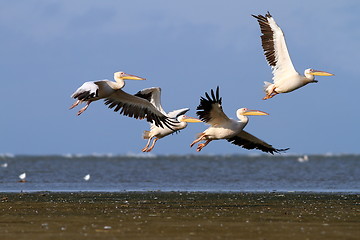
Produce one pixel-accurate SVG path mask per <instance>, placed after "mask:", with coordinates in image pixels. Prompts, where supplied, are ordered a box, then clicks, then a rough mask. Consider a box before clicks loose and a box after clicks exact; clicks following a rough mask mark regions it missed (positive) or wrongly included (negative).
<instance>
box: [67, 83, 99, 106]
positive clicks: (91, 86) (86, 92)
mask: <svg viewBox="0 0 360 240" xmlns="http://www.w3.org/2000/svg"><path fill="white" fill-rule="evenodd" d="M98 96H99V86H98V85H97V84H96V83H95V82H85V83H84V84H83V85H81V86H80V87H79V88H78V89H77V90H76V91H75V92H74V93H73V94H72V95H71V97H72V98H75V99H78V100H80V101H87V100H89V99H91V98H96V97H98Z"/></svg>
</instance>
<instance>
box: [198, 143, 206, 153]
mask: <svg viewBox="0 0 360 240" xmlns="http://www.w3.org/2000/svg"><path fill="white" fill-rule="evenodd" d="M205 146H206V144H205V143H201V144H199V145H198V147H197V148H196V151H197V152H200V151H201V150H202V149H203V148H204V147H205Z"/></svg>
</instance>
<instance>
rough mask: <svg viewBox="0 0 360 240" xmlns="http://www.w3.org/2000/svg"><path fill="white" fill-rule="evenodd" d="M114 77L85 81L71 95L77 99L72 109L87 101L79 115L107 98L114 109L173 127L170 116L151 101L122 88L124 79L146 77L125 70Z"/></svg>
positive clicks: (161, 125) (107, 101)
mask: <svg viewBox="0 0 360 240" xmlns="http://www.w3.org/2000/svg"><path fill="white" fill-rule="evenodd" d="M114 79H115V82H114V81H110V80H99V81H90V82H85V83H84V84H83V85H81V86H80V87H79V88H78V89H77V90H76V91H75V92H74V93H73V94H72V95H71V97H72V98H74V99H76V101H75V103H74V104H73V105H72V106H71V107H70V109H73V108H74V107H76V106H77V105H79V104H80V103H82V102H86V105H85V107H83V108H82V109H80V111H79V112H78V113H77V115H80V114H82V113H83V112H84V111H85V110H86V109H87V108H88V107H89V105H90V103H92V102H94V101H97V100H99V99H105V104H106V105H109V108H114V111H119V110H121V111H120V114H123V115H125V116H129V117H134V118H136V119H138V118H140V119H143V118H146V120H147V121H149V122H153V123H154V124H155V125H156V126H160V127H164V126H163V124H164V125H165V126H168V127H170V128H171V125H172V123H171V121H170V120H169V119H168V117H167V116H166V115H164V114H163V113H162V112H160V111H159V110H158V109H156V108H155V107H154V106H153V105H152V104H151V103H150V102H148V101H146V100H145V99H143V98H140V97H136V96H134V95H131V94H128V93H126V92H124V91H123V90H122V88H123V87H124V86H125V81H124V80H145V78H141V77H138V76H135V75H131V74H127V73H124V72H116V73H114Z"/></svg>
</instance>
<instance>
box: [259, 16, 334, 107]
mask: <svg viewBox="0 0 360 240" xmlns="http://www.w3.org/2000/svg"><path fill="white" fill-rule="evenodd" d="M252 16H253V17H255V18H256V19H257V21H258V22H259V25H260V30H261V33H262V34H263V35H262V36H261V40H262V47H263V50H264V54H265V57H266V60H267V62H268V64H269V65H270V66H271V68H272V73H273V75H274V76H273V83H270V82H264V83H265V85H264V91H265V93H266V96H265V97H264V98H263V99H264V100H265V99H269V98H272V97H274V96H275V95H277V94H279V93H288V92H292V91H294V90H296V89H298V88H301V87H303V86H305V85H307V84H308V83H316V82H317V81H316V80H315V76H314V75H318V76H333V75H334V74H332V73H328V72H324V71H318V70H314V69H311V68H308V69H306V70H305V72H304V75H301V74H300V73H298V72H297V71H296V70H295V68H294V66H293V64H292V62H291V59H290V55H289V52H288V50H287V47H286V42H285V37H284V33H283V31H282V30H281V28H280V27H279V26H278V25H277V24H276V22H275V20H274V18H273V17H272V16H271V15H270V13H269V12H267V14H266V15H265V16H262V15H258V16H256V15H252Z"/></svg>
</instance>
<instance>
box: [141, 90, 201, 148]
mask: <svg viewBox="0 0 360 240" xmlns="http://www.w3.org/2000/svg"><path fill="white" fill-rule="evenodd" d="M135 96H137V97H141V98H144V99H146V100H148V101H149V102H150V103H151V104H153V105H154V106H155V107H156V108H157V109H158V110H159V111H160V112H162V113H163V114H164V115H166V116H168V117H169V118H170V119H171V120H173V122H172V126H171V129H170V128H168V127H164V128H160V127H157V126H156V125H155V124H153V123H150V131H144V134H143V138H144V139H148V141H147V143H146V146H145V147H144V148H143V149H142V151H143V152H150V151H151V150H153V148H154V147H155V143H156V141H158V140H159V139H161V138H163V137H166V136H168V135H170V134H172V133H175V132H177V131H180V130H182V129H184V128H186V126H187V123H188V122H202V121H201V120H199V119H196V118H192V117H187V116H185V113H186V112H187V111H189V110H190V109H189V108H182V109H178V110H174V111H172V112H169V113H165V111H164V109H163V108H162V106H161V100H160V99H161V89H160V88H159V87H153V88H146V89H143V90H141V91H139V92H138V93H136V94H135ZM152 139H154V140H153V142H152V144H151V146H150V147H149V145H150V143H151V140H152Z"/></svg>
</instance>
